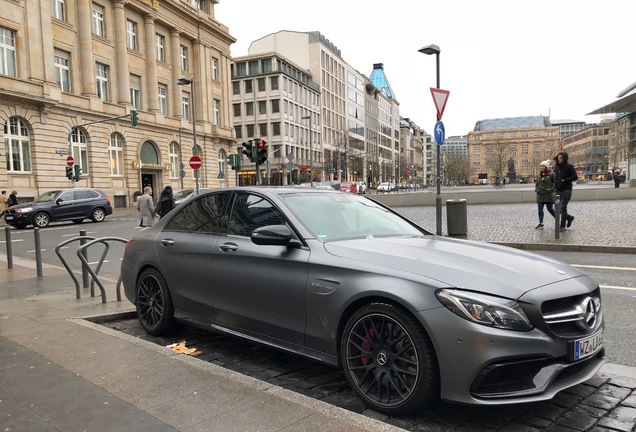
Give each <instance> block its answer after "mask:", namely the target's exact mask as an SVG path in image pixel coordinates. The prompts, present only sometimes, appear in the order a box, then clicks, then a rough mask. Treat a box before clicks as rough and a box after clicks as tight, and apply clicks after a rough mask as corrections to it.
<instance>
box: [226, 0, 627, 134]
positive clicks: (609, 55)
mask: <svg viewBox="0 0 636 432" xmlns="http://www.w3.org/2000/svg"><path fill="white" fill-rule="evenodd" d="M215 15H216V19H217V20H218V21H220V22H221V23H223V24H225V25H227V26H228V27H229V30H230V34H231V35H232V36H233V37H235V38H236V39H237V42H236V43H235V44H233V45H232V47H231V50H232V55H233V56H242V55H247V51H248V49H249V46H250V43H251V42H252V41H254V40H256V39H259V38H261V37H263V36H267V35H268V34H271V33H276V32H278V31H281V30H289V31H299V32H306V31H319V32H321V33H322V34H323V35H324V36H325V37H326V38H327V39H329V40H330V41H331V42H332V43H333V44H334V45H336V46H337V47H338V48H339V49H340V51H341V55H342V58H343V59H344V60H345V61H346V62H347V63H348V64H350V65H351V66H352V67H354V68H355V69H357V70H358V71H359V72H361V73H363V74H364V75H366V76H367V77H368V76H370V75H371V71H372V70H373V64H374V63H383V64H384V71H385V73H386V76H387V78H388V80H389V82H390V84H391V87H392V88H393V92H394V93H395V97H396V99H397V100H398V101H399V102H400V115H401V116H403V117H408V118H411V119H412V120H413V121H414V122H415V123H416V124H418V125H419V126H420V127H422V128H424V129H425V130H426V131H427V132H429V133H432V130H433V126H434V124H435V121H436V118H435V116H436V111H435V105H434V103H433V98H432V96H431V93H430V88H431V87H435V84H436V76H435V56H434V55H432V56H427V55H424V54H421V53H419V52H418V49H420V48H422V47H423V46H426V45H430V44H436V45H438V46H439V47H440V49H441V54H440V81H441V85H440V87H441V88H442V89H444V90H448V91H450V96H449V98H448V102H447V104H446V109H445V111H444V116H443V118H442V120H443V122H444V125H445V127H446V136H452V135H465V134H467V133H468V132H469V131H471V130H472V129H473V128H474V126H475V122H477V121H478V120H482V119H489V118H500V117H517V116H530V115H550V117H551V119H552V120H562V119H572V120H580V121H588V122H594V121H598V120H599V116H586V114H587V113H588V112H591V111H593V110H595V109H596V108H599V107H601V106H603V105H605V104H608V103H610V102H613V101H614V100H615V98H616V96H617V95H618V93H619V92H620V91H622V90H624V89H625V88H627V87H628V86H629V85H631V84H632V83H634V82H636V73H635V71H636V60H634V55H633V50H632V48H631V47H632V45H633V43H634V32H633V24H634V16H636V1H634V0H611V1H606V2H601V1H590V0H578V1H572V0H556V1H555V0H550V1H548V0H534V1H531V2H530V1H525V2H522V1H511V0H507V1H503V0H502V1H499V0H497V1H495V0H436V1H427V0H419V1H416V0H409V1H406V0H392V1H386V0H384V1H380V0H365V1H360V0H322V1H316V2H311V1H307V0H269V1H263V0H219V4H218V5H216V7H215Z"/></svg>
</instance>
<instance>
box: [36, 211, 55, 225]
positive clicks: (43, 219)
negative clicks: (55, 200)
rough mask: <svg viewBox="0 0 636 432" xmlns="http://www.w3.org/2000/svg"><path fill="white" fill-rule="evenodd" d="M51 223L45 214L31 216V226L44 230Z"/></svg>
mask: <svg viewBox="0 0 636 432" xmlns="http://www.w3.org/2000/svg"><path fill="white" fill-rule="evenodd" d="M50 222H51V217H50V216H49V215H48V214H47V213H45V212H37V213H36V214H35V215H34V216H33V226H36V227H38V228H46V227H47V226H49V223H50Z"/></svg>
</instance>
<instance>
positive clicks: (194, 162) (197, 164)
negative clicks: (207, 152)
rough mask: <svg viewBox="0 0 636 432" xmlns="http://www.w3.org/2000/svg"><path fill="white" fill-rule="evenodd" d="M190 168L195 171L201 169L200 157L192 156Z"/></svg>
mask: <svg viewBox="0 0 636 432" xmlns="http://www.w3.org/2000/svg"><path fill="white" fill-rule="evenodd" d="M190 168H192V169H195V170H196V169H199V168H201V158H200V157H199V156H192V157H191V158H190Z"/></svg>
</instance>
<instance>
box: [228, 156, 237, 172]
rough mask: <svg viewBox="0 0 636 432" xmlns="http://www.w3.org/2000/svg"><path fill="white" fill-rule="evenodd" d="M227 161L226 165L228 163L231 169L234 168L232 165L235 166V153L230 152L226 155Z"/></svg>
mask: <svg viewBox="0 0 636 432" xmlns="http://www.w3.org/2000/svg"><path fill="white" fill-rule="evenodd" d="M227 163H228V165H230V166H231V167H232V169H234V167H235V166H236V155H234V154H231V155H229V156H228V157H227Z"/></svg>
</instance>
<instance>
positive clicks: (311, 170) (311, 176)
mask: <svg viewBox="0 0 636 432" xmlns="http://www.w3.org/2000/svg"><path fill="white" fill-rule="evenodd" d="M300 119H301V120H309V183H310V185H311V187H314V156H313V151H312V145H311V116H310V115H307V116H302V117H301V118H300Z"/></svg>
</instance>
